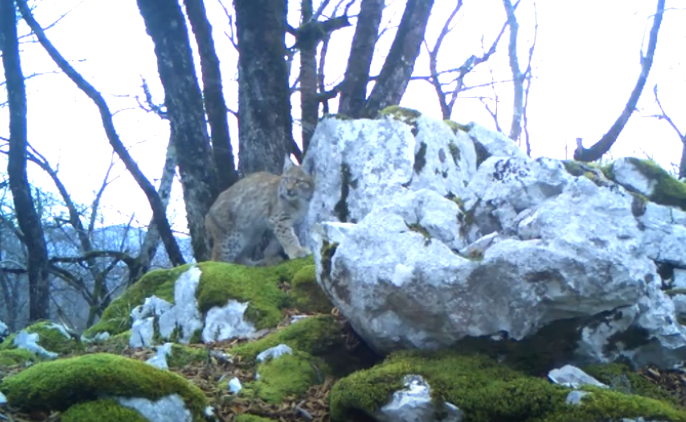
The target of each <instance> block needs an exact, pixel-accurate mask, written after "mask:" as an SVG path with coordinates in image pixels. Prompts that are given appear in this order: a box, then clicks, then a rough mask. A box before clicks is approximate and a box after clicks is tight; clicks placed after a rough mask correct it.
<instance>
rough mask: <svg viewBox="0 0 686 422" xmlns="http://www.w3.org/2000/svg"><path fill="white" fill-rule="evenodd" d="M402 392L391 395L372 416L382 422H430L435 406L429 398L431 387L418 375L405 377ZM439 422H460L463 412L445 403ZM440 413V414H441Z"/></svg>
mask: <svg viewBox="0 0 686 422" xmlns="http://www.w3.org/2000/svg"><path fill="white" fill-rule="evenodd" d="M403 384H404V385H405V389H404V390H400V391H396V392H394V393H393V396H392V397H391V400H390V401H389V402H388V403H387V404H385V405H383V406H382V407H381V409H379V411H378V412H376V414H375V415H374V417H375V418H376V420H379V421H382V422H432V421H438V420H437V419H436V418H435V416H434V415H435V414H436V406H435V404H434V401H433V399H432V398H431V387H430V386H429V384H428V383H427V382H426V381H425V380H424V378H423V377H421V376H420V375H406V376H405V377H404V378H403ZM441 410H442V411H443V412H445V414H444V416H443V418H442V419H440V421H441V422H461V421H462V420H463V419H464V414H463V412H462V411H461V410H460V409H459V408H457V406H455V405H453V404H451V403H445V404H444V407H443V409H441ZM443 412H441V413H443Z"/></svg>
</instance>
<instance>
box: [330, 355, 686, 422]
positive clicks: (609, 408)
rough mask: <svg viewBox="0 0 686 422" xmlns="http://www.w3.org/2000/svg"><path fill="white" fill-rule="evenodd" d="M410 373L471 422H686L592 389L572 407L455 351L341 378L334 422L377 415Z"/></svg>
mask: <svg viewBox="0 0 686 422" xmlns="http://www.w3.org/2000/svg"><path fill="white" fill-rule="evenodd" d="M407 374H418V375H421V376H422V377H424V379H425V380H426V381H427V382H428V383H429V385H430V386H431V388H432V397H433V399H434V400H435V401H436V402H449V403H452V404H454V405H456V406H457V407H459V408H460V409H461V410H462V411H464V412H465V419H464V421H465V422H490V421H502V422H506V421H512V422H515V421H516V422H542V421H546V422H563V421H565V422H567V421H585V422H595V421H597V422H601V421H603V422H605V421H608V420H619V419H621V418H624V417H626V418H634V417H639V416H641V417H646V418H647V419H654V420H665V421H672V422H675V421H686V411H684V410H680V409H677V408H675V407H673V406H672V405H671V404H669V403H665V402H661V401H658V400H654V399H651V398H646V397H641V396H637V395H626V394H622V393H620V392H616V391H609V390H603V389H597V388H590V387H589V388H586V387H585V388H584V390H587V391H590V392H591V394H590V395H588V396H586V397H584V399H583V400H582V403H581V404H580V405H567V404H565V399H566V398H567V394H568V393H569V392H570V391H571V390H570V389H568V388H563V387H561V386H557V385H554V384H551V383H550V381H548V380H547V379H545V378H541V377H531V376H528V375H525V374H524V373H522V372H518V371H515V370H513V369H510V368H509V367H507V366H505V365H500V364H497V363H496V362H495V361H493V360H491V359H489V358H486V357H482V356H459V355H457V354H454V353H450V352H433V353H419V352H400V353H396V354H393V355H391V356H390V357H389V358H387V359H386V361H385V362H384V363H383V364H381V365H377V366H375V367H373V368H371V369H369V370H363V371H358V372H356V373H354V374H352V375H350V376H348V377H346V378H343V379H341V380H340V381H338V383H336V385H334V387H333V389H332V391H331V396H330V399H331V417H332V420H334V421H350V420H355V418H356V417H359V415H361V414H364V413H366V414H371V413H373V412H375V411H376V410H377V409H378V408H379V407H380V406H382V405H383V404H385V403H386V402H387V401H388V398H389V397H390V395H391V393H392V392H394V391H396V390H398V389H401V388H403V385H402V379H403V376H404V375H407ZM356 415H358V416H356Z"/></svg>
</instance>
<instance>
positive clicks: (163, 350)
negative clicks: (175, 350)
mask: <svg viewBox="0 0 686 422" xmlns="http://www.w3.org/2000/svg"><path fill="white" fill-rule="evenodd" d="M171 353H172V343H164V344H163V345H162V346H157V353H156V354H155V356H153V357H151V358H150V359H148V360H146V361H145V363H147V364H149V365H152V366H154V367H157V368H160V369H165V370H166V369H169V365H168V364H167V356H169V355H171Z"/></svg>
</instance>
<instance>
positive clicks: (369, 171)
mask: <svg viewBox="0 0 686 422" xmlns="http://www.w3.org/2000/svg"><path fill="white" fill-rule="evenodd" d="M428 120H429V119H427V118H425V117H421V118H419V119H418V122H419V123H418V126H417V127H418V129H419V131H418V132H416V134H417V136H416V138H413V136H412V132H409V131H408V129H407V128H406V127H404V126H403V125H404V124H402V123H398V122H393V121H389V120H381V121H369V120H365V121H335V122H328V121H327V122H325V124H324V125H322V126H320V127H322V129H321V130H318V131H317V133H316V134H315V138H314V140H313V145H316V146H315V148H312V149H310V150H309V152H308V160H312V161H313V162H314V163H316V166H317V168H318V170H319V173H318V174H324V175H323V176H317V177H318V179H317V183H318V185H317V192H316V193H315V198H317V199H316V200H315V201H313V203H314V204H316V207H315V208H314V209H312V210H311V213H310V215H309V216H308V223H307V224H308V225H310V226H312V228H313V229H312V232H311V233H312V235H311V237H312V240H311V246H312V248H313V250H314V252H315V263H316V267H317V273H318V274H317V276H318V282H319V284H320V285H321V286H322V287H323V289H324V290H325V291H326V292H327V294H328V295H329V297H330V298H331V299H332V301H333V302H334V304H335V305H336V306H337V307H338V309H339V310H340V311H341V312H342V313H343V315H345V316H346V317H347V318H348V319H349V320H350V322H351V324H352V325H353V327H354V328H355V330H356V331H357V332H358V333H359V334H360V335H361V336H362V337H363V338H364V339H365V341H366V342H367V343H368V344H369V345H370V346H372V347H373V348H374V349H376V350H377V351H379V352H381V353H386V352H389V351H392V350H397V349H403V348H420V349H434V348H438V347H442V346H451V345H454V344H456V343H457V342H458V341H460V340H461V339H463V338H465V337H467V336H489V337H493V336H500V335H502V334H503V333H504V334H505V337H507V338H511V339H516V340H519V339H523V338H525V337H527V336H529V335H532V334H535V333H536V332H537V331H538V330H539V329H540V328H542V327H544V326H546V325H548V324H550V323H552V322H555V321H560V320H563V319H570V318H578V319H579V321H581V320H582V319H583V318H585V319H587V320H589V321H592V322H588V323H587V326H579V327H578V330H579V333H580V340H579V342H578V348H577V354H578V357H579V360H581V361H593V362H597V361H601V362H603V361H608V360H613V359H615V358H617V357H620V356H623V357H626V358H628V359H630V360H631V361H633V362H634V363H635V364H637V365H644V364H647V363H652V364H656V365H658V366H672V365H674V364H676V363H677V362H678V361H679V360H682V359H684V358H686V330H685V329H684V327H683V326H681V325H680V324H679V323H678V322H677V319H676V310H675V308H674V303H673V301H672V299H671V298H669V297H668V296H666V295H665V294H664V293H663V292H662V290H661V288H662V284H663V280H662V279H661V278H660V275H659V274H658V272H657V266H656V264H657V265H669V266H671V267H670V268H672V267H673V268H675V270H674V274H675V276H674V277H676V276H677V275H679V274H680V273H679V271H678V270H679V269H683V270H686V262H685V261H686V225H685V224H684V223H686V213H684V212H683V211H681V210H678V209H675V208H673V207H665V206H662V205H656V204H652V203H647V204H646V203H645V202H641V201H639V200H638V198H637V197H636V196H635V195H633V194H631V193H629V192H628V191H627V190H626V189H625V188H624V187H622V186H621V185H619V184H616V183H614V182H612V181H610V180H607V179H605V178H604V176H603V175H602V174H601V173H600V172H598V175H596V176H595V179H594V178H588V177H586V176H579V177H575V176H572V175H571V174H570V173H569V172H567V170H566V168H565V166H564V164H563V163H562V162H560V161H557V160H553V159H548V158H538V159H535V160H533V159H530V158H528V157H526V156H525V155H524V154H522V153H521V151H519V150H518V149H513V148H512V147H513V146H514V144H513V143H512V142H511V141H509V140H508V139H507V138H506V137H505V138H504V139H503V136H502V134H493V133H492V132H488V131H487V130H485V129H483V128H481V127H479V126H477V125H471V127H470V130H469V132H468V134H465V133H464V132H460V131H458V134H463V135H466V136H469V137H470V139H471V140H472V141H473V143H478V144H479V145H480V146H479V148H481V149H482V150H486V149H487V150H488V151H487V152H488V154H487V155H488V156H489V157H490V158H487V159H485V161H483V162H482V163H481V165H480V166H479V168H478V170H477V171H476V172H474V171H472V170H471V168H470V169H469V170H465V171H462V172H460V170H464V169H465V165H467V167H469V166H470V165H471V164H470V163H471V158H465V160H466V161H465V163H466V164H461V165H459V166H456V167H455V169H456V170H454V171H453V170H451V171H452V173H450V176H447V177H446V179H449V178H454V179H456V180H457V181H458V182H457V183H453V184H451V183H450V182H449V181H440V180H439V179H440V178H442V177H443V176H442V175H441V176H440V178H439V179H436V180H430V179H426V178H428V177H429V175H430V174H432V173H433V174H434V175H440V171H435V170H436V169H437V168H438V167H437V166H438V164H439V163H441V161H440V149H441V145H444V142H445V141H444V140H443V139H444V135H443V134H442V131H441V129H438V128H439V125H438V124H439V123H440V124H442V122H434V124H429V123H427V121H428ZM363 128H364V129H363ZM422 129H423V130H424V132H422ZM429 130H435V132H436V135H435V136H430V135H429ZM422 133H423V134H422ZM460 136H462V135H459V136H458V137H460ZM420 137H422V138H421V139H422V141H421V142H424V143H425V144H426V147H425V148H424V149H425V151H427V152H431V153H429V154H428V155H429V156H439V159H438V160H434V161H430V160H428V159H427V161H426V162H427V164H425V165H427V166H428V165H429V164H428V163H429V162H432V163H433V164H432V166H433V167H429V168H430V169H434V170H433V171H429V172H427V173H421V172H420V174H424V176H423V177H426V178H422V177H417V172H416V168H415V165H416V158H417V154H416V153H417V151H418V150H417V148H416V145H418V142H420V141H419V140H420ZM368 138H369V139H368ZM380 139H382V140H383V141H380ZM413 142H414V143H413ZM452 142H455V141H454V140H452ZM508 142H509V143H508ZM434 143H435V144H434ZM455 145H457V144H455ZM460 145H462V146H461V148H462V147H464V148H466V150H467V152H466V153H465V157H473V151H472V148H471V147H466V146H464V143H461V144H460ZM514 147H515V148H516V146H514ZM377 149H378V155H379V158H378V159H377V157H376V156H375V155H376V154H377ZM409 151H414V155H413V154H411V153H410V152H409ZM456 155H457V156H460V157H461V156H462V155H460V154H456ZM507 155H509V156H507ZM348 157H349V158H350V162H351V165H352V166H353V167H351V168H354V170H351V173H350V174H351V175H353V176H354V177H353V178H352V179H349V180H358V181H360V183H358V184H353V185H354V186H353V185H351V186H352V187H353V189H351V190H350V191H349V192H348V196H347V199H348V200H347V202H346V204H347V205H348V210H349V211H350V210H352V211H350V214H349V216H354V217H353V218H348V219H347V221H348V222H346V223H341V222H339V219H338V218H336V217H335V215H334V213H333V212H331V211H330V210H333V209H334V208H335V206H336V204H337V203H338V202H337V201H339V200H340V198H341V197H340V195H339V192H340V191H339V190H337V188H340V187H341V184H340V182H341V178H342V176H341V173H336V172H337V168H338V167H339V166H340V165H341V162H342V161H341V160H346V159H348ZM382 162H383V163H385V164H384V165H382V164H381V163H382ZM326 169H332V170H330V171H328V173H326V171H325V170H326ZM319 178H321V180H322V183H321V184H319V180H320V179H319ZM337 178H338V182H336V179H337ZM439 181H440V183H439ZM465 181H468V184H467V187H466V188H464V189H461V188H459V185H460V183H462V184H463V185H464V182H465ZM337 183H338V184H337ZM448 187H449V188H448ZM452 189H455V190H452ZM353 190H354V195H351V194H350V192H353ZM446 192H449V193H450V195H447V194H446ZM324 210H329V211H324ZM327 212H328V214H327ZM685 307H686V305H685ZM632 332H635V333H640V336H639V337H640V338H641V341H631V342H626V341H624V340H617V339H618V338H621V336H616V334H622V333H632Z"/></svg>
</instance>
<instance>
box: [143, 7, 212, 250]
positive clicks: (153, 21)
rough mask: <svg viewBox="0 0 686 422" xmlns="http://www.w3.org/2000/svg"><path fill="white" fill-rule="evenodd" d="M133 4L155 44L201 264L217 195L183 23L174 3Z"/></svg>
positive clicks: (205, 129) (194, 241) (187, 209)
mask: <svg viewBox="0 0 686 422" xmlns="http://www.w3.org/2000/svg"><path fill="white" fill-rule="evenodd" d="M137 3H138V8H139V10H140V13H141V16H142V17H143V20H144V21H145V27H146V29H147V32H148V34H149V35H150V37H151V38H152V40H153V43H154V44H155V55H156V56H157V69H158V71H159V74H160V80H161V81H162V85H163V86H164V93H165V100H164V102H165V105H166V107H167V114H168V116H169V121H170V124H171V134H172V140H173V141H174V146H175V147H176V152H177V154H178V156H177V157H178V164H179V172H180V174H181V185H182V187H183V197H184V201H185V203H186V215H187V220H188V228H189V230H190V234H191V242H192V246H193V254H194V255H195V259H196V261H198V262H200V261H205V260H207V259H209V248H208V244H207V241H206V239H205V222H204V219H205V215H206V214H207V211H209V209H210V206H211V205H212V202H213V201H214V199H215V198H216V197H217V194H218V192H217V183H216V170H215V166H214V163H213V161H212V156H211V151H210V143H209V138H208V136H207V126H206V124H205V111H204V109H203V101H202V94H201V92H200V86H199V85H198V79H197V77H196V74H195V67H194V65H193V57H192V53H191V46H190V41H189V39H188V30H187V28H186V20H185V18H184V16H183V13H182V12H181V7H180V6H179V4H178V2H177V1H176V0H138V1H137Z"/></svg>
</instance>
